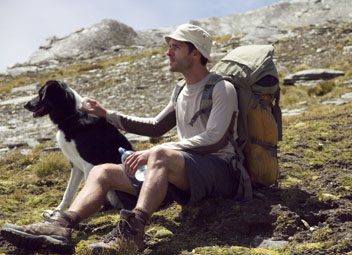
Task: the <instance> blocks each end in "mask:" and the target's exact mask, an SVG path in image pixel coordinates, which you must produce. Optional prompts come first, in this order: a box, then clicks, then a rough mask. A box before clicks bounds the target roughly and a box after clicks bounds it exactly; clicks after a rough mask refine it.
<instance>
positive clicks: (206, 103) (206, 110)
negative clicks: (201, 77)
mask: <svg viewBox="0 0 352 255" xmlns="http://www.w3.org/2000/svg"><path fill="white" fill-rule="evenodd" d="M222 80H223V77H222V76H221V75H218V74H211V76H210V78H209V80H208V81H207V84H206V85H205V86H204V89H203V94H202V99H201V103H200V109H199V110H198V111H197V112H196V113H195V114H194V115H193V117H192V119H191V121H190V122H189V123H188V124H189V125H191V126H192V127H193V124H194V122H195V121H196V120H197V119H198V117H199V116H201V115H203V114H206V116H208V115H209V114H210V112H211V108H212V106H213V100H212V99H213V90H214V86H215V85H216V84H217V83H218V82H219V81H222Z"/></svg>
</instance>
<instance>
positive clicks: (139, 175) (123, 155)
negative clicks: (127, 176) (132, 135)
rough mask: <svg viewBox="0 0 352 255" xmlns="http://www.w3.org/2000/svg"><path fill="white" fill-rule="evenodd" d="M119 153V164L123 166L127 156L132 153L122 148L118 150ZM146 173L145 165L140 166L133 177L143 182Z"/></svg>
mask: <svg viewBox="0 0 352 255" xmlns="http://www.w3.org/2000/svg"><path fill="white" fill-rule="evenodd" d="M119 152H120V154H121V163H122V164H125V161H126V158H128V156H129V155H131V154H132V153H133V151H130V150H126V149H124V148H122V147H120V148H119ZM146 173H147V166H146V165H143V166H140V167H139V168H138V169H137V171H136V173H135V175H134V177H135V178H136V179H137V180H138V181H141V182H142V181H144V177H145V174H146Z"/></svg>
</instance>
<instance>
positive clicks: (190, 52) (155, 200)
mask: <svg viewBox="0 0 352 255" xmlns="http://www.w3.org/2000/svg"><path fill="white" fill-rule="evenodd" d="M165 40H166V42H167V44H168V50H167V53H166V54H167V56H168V57H169V65H170V71H171V72H180V73H181V74H182V75H183V76H184V79H185V83H186V85H185V86H184V88H183V89H182V90H181V92H180V93H179V95H178V96H177V100H175V99H176V96H175V95H173V96H172V99H171V100H170V103H169V104H168V105H167V106H166V107H165V108H164V109H163V110H162V111H161V113H159V114H158V115H157V116H156V117H155V118H137V117H131V116H126V115H123V114H120V113H117V112H113V111H107V110H106V109H105V108H104V107H102V106H101V105H100V104H99V103H98V102H97V101H95V100H93V99H90V100H89V101H88V102H89V103H90V105H91V107H90V108H89V109H82V110H84V111H87V112H89V113H92V114H95V115H97V116H100V117H103V118H106V119H107V120H108V121H109V122H111V123H112V124H114V125H115V126H116V127H118V128H120V129H124V130H126V131H128V132H132V133H137V134H141V135H148V136H154V137H155V136H160V135H162V134H164V133H166V132H167V131H169V130H170V129H171V128H173V127H174V126H175V125H176V127H177V133H178V137H179V141H178V142H169V143H164V144H161V145H158V146H155V147H153V148H151V149H148V150H144V151H138V152H134V153H133V154H132V155H131V156H129V157H128V158H127V160H126V162H125V166H122V165H114V164H104V165H99V166H95V167H94V168H93V169H92V171H91V172H90V174H89V177H88V179H87V181H86V183H85V185H84V187H83V188H82V190H81V191H80V192H79V194H78V195H77V197H76V199H75V200H74V202H73V203H72V205H71V206H70V208H69V209H68V210H67V211H66V212H59V211H57V212H55V214H54V215H53V216H52V217H50V218H49V219H48V220H47V221H45V222H42V223H35V224H31V225H28V226H16V225H6V226H5V227H3V230H2V233H3V235H4V236H5V237H6V238H7V240H9V241H13V239H20V240H21V243H22V244H23V243H26V242H29V241H33V240H38V237H39V236H40V237H41V238H43V243H44V244H45V245H46V246H53V247H54V248H55V247H59V246H60V245H61V246H62V247H66V246H68V245H69V244H70V238H71V232H72V228H73V227H74V226H75V225H77V224H78V223H79V221H81V220H83V219H85V218H87V217H89V216H90V215H92V214H93V213H95V212H97V211H98V210H99V209H100V208H101V205H102V204H103V202H104V198H105V195H106V193H107V192H108V191H109V190H119V191H123V192H126V193H129V194H132V195H135V196H137V197H138V200H137V204H136V206H135V208H134V209H133V210H131V211H129V210H124V209H123V210H121V212H120V213H121V220H120V222H119V223H118V225H117V227H116V229H115V230H114V231H113V232H112V234H111V235H110V236H109V238H107V239H105V240H104V241H103V242H100V243H97V244H93V245H91V250H92V252H93V254H99V253H100V252H103V251H114V250H116V249H117V250H118V249H121V248H122V246H126V245H127V246H128V247H132V246H135V247H136V248H137V249H138V250H143V248H144V243H143V237H144V229H145V226H146V225H147V224H148V222H149V219H150V217H151V215H152V214H153V212H155V211H156V210H157V209H158V207H159V206H160V205H161V203H162V202H163V200H164V199H165V197H166V195H168V196H171V197H172V199H174V200H175V201H177V202H179V203H181V204H192V203H194V202H196V201H199V200H201V199H203V198H205V197H225V198H230V197H233V196H234V195H235V193H236V191H237V187H238V174H237V173H236V172H235V171H234V170H233V169H232V167H231V163H230V162H231V159H232V158H233V157H234V149H233V146H232V144H231V143H230V142H229V139H228V131H229V129H231V130H236V127H237V118H236V116H237V112H238V106H237V101H236V98H237V97H236V91H235V89H234V87H233V86H232V85H231V84H230V83H228V82H227V81H224V80H219V81H218V82H217V84H216V86H215V87H214V90H213V95H212V109H211V112H210V114H209V117H208V118H204V116H198V118H197V117H196V118H195V113H196V112H197V111H198V110H199V105H200V101H201V97H202V93H203V89H204V86H205V85H206V84H207V81H208V80H209V79H210V78H211V77H213V76H212V74H210V73H209V71H208V69H207V67H206V64H207V62H208V61H209V60H210V51H211V46H212V39H211V37H210V35H209V34H208V33H207V32H206V31H205V30H203V29H202V28H200V27H198V26H194V25H191V24H184V25H181V26H179V27H178V28H177V29H176V31H175V32H173V33H172V34H171V35H168V36H166V37H165ZM174 93H175V92H174ZM235 138H236V133H235ZM144 164H147V168H148V173H147V175H146V177H145V181H144V182H143V183H142V182H138V181H137V180H136V179H135V178H134V177H133V176H134V174H135V172H136V170H137V168H138V167H140V166H142V165H144ZM17 243H19V242H17ZM55 245H56V246H55Z"/></svg>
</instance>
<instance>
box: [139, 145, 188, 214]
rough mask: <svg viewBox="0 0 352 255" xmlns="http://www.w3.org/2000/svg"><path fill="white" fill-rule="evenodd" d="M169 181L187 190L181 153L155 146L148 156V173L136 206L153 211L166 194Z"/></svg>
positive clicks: (147, 211)
mask: <svg viewBox="0 0 352 255" xmlns="http://www.w3.org/2000/svg"><path fill="white" fill-rule="evenodd" d="M169 182H170V183H172V184H174V185H175V186H176V187H178V188H179V189H181V190H184V191H188V190H189V182H188V179H187V174H186V169H185V160H184V158H183V155H182V153H181V152H180V151H176V150H171V149H165V148H160V147H159V148H155V149H153V150H152V152H151V154H150V156H149V158H148V174H147V176H146V179H145V181H144V183H143V186H142V189H141V192H140V194H139V197H138V201H137V205H136V208H139V209H142V210H143V211H145V212H146V213H148V214H149V215H151V214H152V213H153V212H155V211H156V210H157V209H158V207H159V206H160V204H161V203H162V201H163V200H164V198H165V196H166V192H167V188H168V183H169Z"/></svg>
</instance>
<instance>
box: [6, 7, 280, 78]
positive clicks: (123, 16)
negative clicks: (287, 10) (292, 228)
mask: <svg viewBox="0 0 352 255" xmlns="http://www.w3.org/2000/svg"><path fill="white" fill-rule="evenodd" d="M277 2H279V0H172V1H169V0H0V72H2V71H5V69H6V67H8V66H11V65H13V64H15V63H22V62H25V61H26V60H27V59H28V58H29V56H30V55H32V53H34V52H35V51H36V50H37V49H38V47H39V46H40V45H41V44H43V43H44V42H45V39H46V38H48V37H51V36H54V35H55V36H57V37H62V36H65V35H68V34H70V33H72V32H74V31H76V30H78V29H80V28H83V27H89V26H92V25H94V24H96V23H98V22H100V21H101V20H102V19H114V20H117V21H119V22H122V23H125V24H126V25H129V26H131V27H132V28H134V29H135V30H143V29H150V28H160V27H168V26H175V25H179V24H182V23H186V22H189V21H190V20H197V19H203V18H209V17H221V16H226V15H230V14H235V13H243V12H246V11H251V10H254V9H257V8H260V7H264V6H268V5H271V4H273V3H277Z"/></svg>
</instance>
